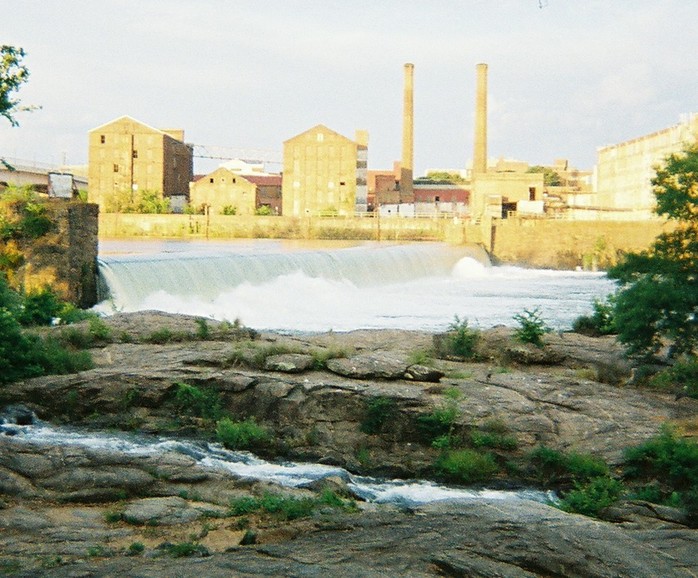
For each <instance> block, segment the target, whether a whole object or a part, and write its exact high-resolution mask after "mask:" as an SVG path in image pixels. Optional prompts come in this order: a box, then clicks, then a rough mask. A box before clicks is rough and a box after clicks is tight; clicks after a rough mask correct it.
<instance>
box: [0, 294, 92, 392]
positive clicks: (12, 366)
mask: <svg viewBox="0 0 698 578" xmlns="http://www.w3.org/2000/svg"><path fill="white" fill-rule="evenodd" d="M90 367H92V358H91V357H90V355H89V354H88V353H86V352H70V351H68V350H66V349H65V348H64V347H63V346H62V345H61V344H60V343H59V342H58V341H56V340H55V339H52V338H50V337H47V338H41V337H39V336H37V335H31V334H25V333H23V332H22V329H21V326H20V324H19V322H18V321H17V320H16V319H15V318H14V316H13V315H12V313H10V312H9V311H8V310H7V309H5V308H3V307H0V385H2V384H7V383H12V382H13V381H17V380H19V379H24V378H28V377H37V376H39V375H46V374H51V373H72V372H75V371H81V370H83V369H89V368H90Z"/></svg>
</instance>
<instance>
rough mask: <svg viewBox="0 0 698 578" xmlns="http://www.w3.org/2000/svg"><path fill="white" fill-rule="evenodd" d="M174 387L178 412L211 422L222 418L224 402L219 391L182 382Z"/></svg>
mask: <svg viewBox="0 0 698 578" xmlns="http://www.w3.org/2000/svg"><path fill="white" fill-rule="evenodd" d="M174 386H175V392H174V405H175V408H176V409H177V411H178V412H180V413H183V414H186V415H190V416H194V417H202V418H204V419H211V420H216V419H219V418H220V417H221V416H222V414H223V409H222V401H221V395H220V393H219V392H218V391H215V390H213V389H209V388H199V387H196V386H194V385H189V384H188V383H181V382H178V383H175V384H174Z"/></svg>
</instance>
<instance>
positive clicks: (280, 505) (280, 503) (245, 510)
mask: <svg viewBox="0 0 698 578" xmlns="http://www.w3.org/2000/svg"><path fill="white" fill-rule="evenodd" d="M319 507H329V508H334V509H337V510H344V511H353V510H355V509H356V505H355V504H354V502H353V501H351V500H345V499H343V498H341V497H340V496H338V495H337V494H336V493H335V492H333V491H332V490H329V489H326V490H323V491H322V493H321V494H320V496H319V497H311V498H306V497H302V498H299V497H295V496H284V495H282V494H272V493H265V494H264V495H263V496H262V497H261V498H257V497H250V496H244V497H241V498H237V499H234V500H231V502H230V509H229V513H230V515H231V516H246V515H249V514H254V513H264V514H271V515H273V516H274V517H276V518H279V519H282V520H296V519H298V518H307V517H309V516H312V515H313V514H314V513H315V510H316V509H317V508H319Z"/></svg>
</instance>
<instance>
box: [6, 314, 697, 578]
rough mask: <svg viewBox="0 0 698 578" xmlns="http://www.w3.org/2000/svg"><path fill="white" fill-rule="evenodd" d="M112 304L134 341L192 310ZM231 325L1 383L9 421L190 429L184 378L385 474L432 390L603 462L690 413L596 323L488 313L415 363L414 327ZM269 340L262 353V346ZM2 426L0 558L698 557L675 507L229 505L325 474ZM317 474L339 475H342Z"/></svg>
mask: <svg viewBox="0 0 698 578" xmlns="http://www.w3.org/2000/svg"><path fill="white" fill-rule="evenodd" d="M139 319H140V321H139ZM108 323H110V324H111V325H112V327H113V332H114V334H118V333H119V332H122V333H123V332H124V331H127V330H128V331H129V335H130V338H129V341H137V340H139V339H143V338H144V337H145V336H147V335H148V333H149V332H153V331H155V330H157V329H158V328H160V327H163V326H166V327H170V328H172V330H173V331H179V332H188V333H189V334H191V335H196V328H197V325H196V322H195V320H194V319H193V318H185V317H176V316H169V315H158V314H154V313H149V314H144V315H141V316H140V317H139V315H117V316H115V317H114V318H111V319H109V320H108ZM125 328H127V329H125ZM213 329H214V330H217V329H218V328H217V327H214V328H213ZM225 335H228V334H222V335H221V336H220V337H217V338H216V340H199V341H183V342H173V343H167V344H149V343H143V342H140V343H125V342H119V343H110V344H108V345H106V346H105V347H103V348H101V349H99V350H95V359H96V362H97V367H96V368H95V369H93V370H90V371H86V372H82V373H80V374H76V375H66V376H50V377H43V378H37V379H32V380H27V381H25V382H21V383H17V384H13V385H12V386H10V387H6V388H5V389H3V390H2V391H0V398H1V399H0V401H2V403H3V404H5V405H6V404H14V408H13V410H12V412H11V415H12V416H14V417H12V418H11V419H9V420H8V421H9V422H13V421H14V422H19V421H20V420H21V421H22V422H25V423H26V421H27V420H28V419H29V418H30V415H31V413H30V412H31V411H34V412H36V413H37V414H38V415H39V416H40V417H41V418H42V419H47V420H52V421H56V422H59V423H70V424H73V425H81V426H89V427H93V428H104V427H117V428H120V429H135V430H138V431H142V432H151V433H163V432H167V433H168V435H180V436H185V435H186V436H188V437H197V436H200V435H202V434H203V433H205V432H203V431H202V428H205V427H210V424H209V425H208V426H207V423H206V420H203V419H202V418H201V417H200V416H199V415H198V414H197V413H195V412H191V411H190V408H187V407H186V406H184V405H182V401H181V399H180V398H178V396H177V392H178V391H179V389H180V388H181V385H180V384H189V385H192V386H196V387H197V388H199V389H201V390H202V391H210V392H215V394H216V396H217V398H216V399H219V400H220V404H221V408H220V409H221V410H223V411H225V412H226V413H228V414H231V415H233V416H235V417H238V418H240V419H243V418H248V417H254V418H255V419H256V420H257V422H258V423H260V424H262V425H264V426H265V427H267V428H268V429H269V430H271V431H273V433H274V435H275V438H276V439H277V440H278V444H277V445H276V446H274V447H273V448H272V449H271V450H270V451H274V452H279V451H282V452H283V455H284V456H288V457H295V458H299V457H300V458H306V459H315V460H320V461H322V462H325V463H332V464H338V465H342V466H344V467H347V468H348V469H350V470H353V471H356V472H362V473H372V474H389V475H394V476H395V475H397V476H400V475H402V476H414V475H418V474H420V473H423V472H425V471H428V470H429V468H430V467H431V465H432V464H433V462H434V459H435V458H436V457H437V455H438V450H436V449H435V448H433V447H432V446H431V444H430V443H429V441H428V440H425V439H424V437H423V432H421V431H420V429H419V427H418V426H417V424H418V422H419V418H420V417H421V416H428V415H430V414H433V412H435V411H437V410H442V409H444V408H455V410H454V411H455V415H456V416H457V418H456V423H455V428H456V429H458V431H461V432H469V431H473V430H477V429H478V428H480V427H482V426H483V424H488V423H498V424H500V426H499V427H502V424H504V426H505V427H506V429H507V430H508V431H509V432H510V433H511V434H512V435H513V436H515V437H516V439H517V441H518V448H517V449H516V450H513V451H515V452H518V453H524V452H526V451H528V450H529V449H531V448H533V447H536V446H539V445H547V446H550V447H552V448H558V449H564V450H575V451H579V452H590V453H593V454H595V455H598V456H600V457H603V458H604V459H606V460H607V461H609V462H610V463H611V464H614V463H617V462H618V461H619V460H620V458H621V454H622V451H623V449H624V448H625V447H627V446H630V445H634V444H636V443H639V442H642V441H644V440H646V439H648V438H649V437H651V436H652V435H654V434H655V433H656V432H657V428H658V427H659V425H660V424H661V423H663V422H666V421H680V422H682V423H683V424H684V425H685V424H690V423H694V422H695V420H696V415H697V414H698V411H697V410H698V401H696V400H692V399H687V398H683V399H680V400H676V399H674V396H671V395H666V394H661V393H657V392H648V391H643V390H639V389H637V388H635V387H631V386H629V385H625V386H624V385H622V384H623V383H624V382H625V381H626V380H627V379H628V378H629V376H630V369H631V368H630V366H629V364H628V362H627V361H626V360H625V359H624V358H623V356H622V354H621V352H620V350H619V348H617V347H616V346H615V344H614V343H613V341H612V340H610V339H606V340H594V339H589V338H584V337H582V336H577V335H573V334H563V335H557V334H552V335H548V336H547V337H546V339H547V345H546V348H545V350H544V351H543V352H536V351H535V350H530V351H529V349H528V348H526V347H523V348H521V347H520V346H518V345H517V346H515V347H513V346H512V344H511V340H510V339H509V338H510V334H509V332H508V331H507V330H506V329H504V328H495V329H493V330H491V331H488V332H485V333H484V334H483V338H482V340H481V343H480V345H479V347H480V351H479V358H480V360H481V361H479V362H477V363H461V362H458V361H453V360H439V361H438V362H437V363H436V364H435V367H428V366H426V365H423V364H422V363H414V362H413V361H414V359H416V358H420V362H421V361H422V360H423V359H424V355H416V354H417V353H420V354H423V353H424V352H425V351H427V350H429V348H430V347H431V342H432V336H431V335H430V334H427V333H421V332H395V331H385V332H381V331H376V332H369V331H360V332H352V333H348V334H333V333H328V334H322V335H295V336H282V335H275V334H257V333H256V332H246V331H239V330H236V332H234V333H233V334H232V335H228V336H227V337H225ZM122 341H123V340H122ZM267 347H268V348H269V350H270V351H271V350H273V353H272V354H270V355H266V356H260V355H259V353H260V351H261V352H263V351H264V348H267ZM514 349H516V351H517V353H515V354H514V353H512V352H513V351H514ZM340 350H341V352H342V355H341V356H337V355H335V356H329V360H328V361H326V362H324V363H325V367H324V368H323V367H322V365H323V364H322V363H318V361H317V360H319V359H326V358H327V357H328V356H327V353H328V352H331V351H335V352H337V351H340ZM522 352H523V353H522ZM261 358H263V362H262V363H261V364H260V362H259V360H260V359H261ZM551 360H554V363H555V364H556V365H552V366H551V365H550V364H551V363H552V361H551ZM524 363H525V364H524ZM617 384H621V385H617ZM378 399H389V400H391V403H390V406H389V407H390V411H389V412H386V414H385V415H384V416H383V417H385V418H386V420H387V421H386V422H385V423H382V424H381V426H380V428H378V430H379V431H378V433H375V430H371V431H372V432H373V433H366V431H367V428H366V427H364V426H365V420H366V418H367V415H368V413H369V408H371V407H372V406H373V405H374V404H373V402H374V401H375V400H378ZM16 427H17V425H16V424H13V423H6V424H5V425H4V426H3V427H2V428H0V429H2V431H0V528H2V532H1V533H0V569H2V570H3V571H4V572H5V573H6V574H10V575H17V576H36V575H42V576H56V577H62V576H66V577H67V576H114V575H124V576H144V577H146V576H158V577H159V576H182V577H187V576H197V577H198V576H202V575H206V576H230V575H242V576H301V575H303V576H319V575H324V576H352V577H353V576H386V575H392V576H397V575H406V576H483V577H485V576H487V577H490V576H491V577H494V576H522V577H524V576H599V577H600V576H639V577H641V576H653V577H654V576H664V577H673V576H695V575H698V554H697V553H698V536H697V534H698V532H696V530H692V529H690V528H688V527H687V526H686V525H685V519H684V518H683V517H682V515H681V514H680V512H678V511H677V510H674V509H672V508H666V507H661V506H654V505H649V504H648V503H646V502H639V501H635V502H621V503H619V504H616V505H615V506H613V507H612V508H610V509H609V510H608V511H607V512H606V517H607V518H608V519H609V520H612V521H613V522H612V523H611V522H601V521H597V520H591V519H588V518H585V517H582V516H578V515H571V514H566V513H564V512H562V511H560V510H557V509H555V508H552V507H550V506H546V505H543V504H538V503H534V502H529V501H526V500H519V501H496V500H473V501H470V502H465V503H447V502H442V503H435V504H432V505H430V506H423V507H418V508H412V509H398V508H395V507H392V506H380V505H375V504H361V503H360V504H359V508H358V510H357V511H356V512H353V513H346V512H344V513H342V512H339V511H336V510H332V509H326V510H323V509H319V510H318V511H317V512H316V513H315V514H314V515H313V516H312V517H310V518H305V519H302V520H294V521H281V520H279V519H273V518H263V517H259V516H257V515H256V514H250V515H248V516H244V517H243V518H241V517H238V516H232V515H231V513H230V511H229V509H228V506H229V504H230V502H231V500H233V499H237V498H241V497H251V496H260V495H263V494H264V492H267V491H270V490H271V491H277V492H278V491H283V492H286V493H289V494H294V495H297V496H304V497H308V496H313V495H319V493H322V492H323V490H324V489H325V488H326V487H327V485H326V484H324V483H322V484H311V485H309V486H308V487H306V488H298V489H295V490H289V489H284V490H281V489H280V488H275V487H273V485H270V484H262V483H259V482H250V481H249V480H243V479H239V478H236V477H235V476H231V475H229V474H223V473H221V472H216V471H209V470H206V471H204V470H202V469H201V468H199V467H198V466H197V465H196V461H195V460H194V459H192V458H190V457H188V456H186V455H175V454H167V455H158V456H154V455H149V454H143V455H126V454H124V453H119V452H110V451H106V450H102V449H98V448H81V447H80V448H79V447H70V446H56V447H52V446H45V445H41V444H27V443H26V442H23V441H22V440H20V439H18V437H16V436H13V435H12V433H13V428H16ZM327 483H329V484H333V485H332V486H331V487H332V488H333V489H334V490H335V491H336V492H337V493H338V494H339V495H347V494H346V492H344V488H343V487H342V486H343V483H342V480H339V479H337V480H328V481H327ZM177 544H180V545H181V544H185V545H187V544H188V545H189V546H192V547H191V548H189V550H187V551H186V554H187V555H188V556H189V557H185V558H175V557H173V556H174V555H177V554H173V552H176V551H177V552H181V550H176V549H173V545H177Z"/></svg>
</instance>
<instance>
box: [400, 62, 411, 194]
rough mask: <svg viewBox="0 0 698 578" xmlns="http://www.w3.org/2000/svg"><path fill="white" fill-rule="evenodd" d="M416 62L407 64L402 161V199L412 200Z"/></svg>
mask: <svg viewBox="0 0 698 578" xmlns="http://www.w3.org/2000/svg"><path fill="white" fill-rule="evenodd" d="M413 165H414V64H409V63H408V64H405V91H404V108H403V113H402V163H401V164H400V200H401V201H406V202H411V201H412V197H413V195H414V192H413V189H412V180H413V171H414V166H413Z"/></svg>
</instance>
